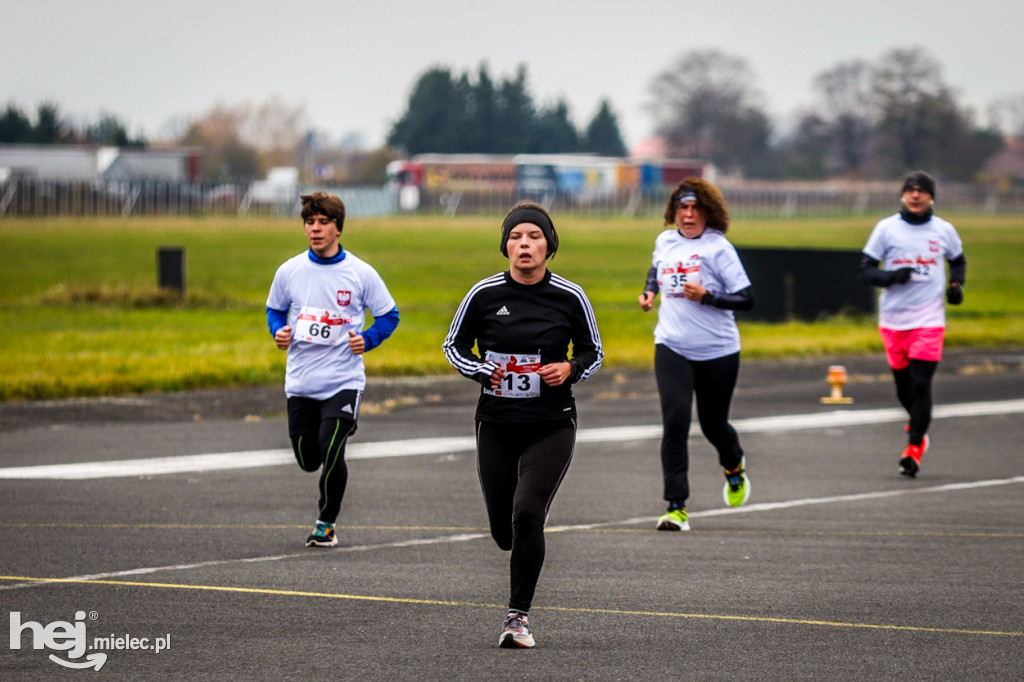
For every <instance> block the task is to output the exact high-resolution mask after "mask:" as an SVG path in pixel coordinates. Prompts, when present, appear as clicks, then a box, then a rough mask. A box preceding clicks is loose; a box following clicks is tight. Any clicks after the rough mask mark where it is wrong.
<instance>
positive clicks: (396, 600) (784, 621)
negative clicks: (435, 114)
mask: <svg viewBox="0 0 1024 682" xmlns="http://www.w3.org/2000/svg"><path fill="white" fill-rule="evenodd" d="M0 580H15V581H20V582H46V583H74V584H94V585H117V586H120V587H158V588H165V589H174V590H204V591H210V592H232V593H241V594H265V595H271V596H280V597H315V598H318V599H348V600H354V601H371V602H381V603H388V604H416V605H422V606H464V607H471V608H486V609H502V608H505V607H504V605H502V604H479V603H475V602H465V601H445V600H438V599H412V598H409V597H380V596H370V595H360V594H338V593H332V592H303V591H299V590H271V589H264V588H256V587H224V586H219V585H183V584H178V583H148V582H135V581H128V580H80V579H76V578H30V577H25V576H11V575H0ZM534 610H535V611H559V612H562V613H589V614H602V615H611V616H645V617H654V618H694V619H703V620H728V621H736V622H744V623H776V624H781V625H814V626H819V627H830V628H860V629H868V630H889V631H898V632H931V633H940V634H948V635H987V636H992V637H1024V632H1013V631H1009V632H1004V631H1000V630H966V629H960V628H934V627H921V626H916V625H885V624H879V623H846V622H843V621H829V620H811V619H803V618H770V617H765V616H726V615H720V614H709V613H677V612H672V611H627V610H622V609H590V608H576V607H571V606H534Z"/></svg>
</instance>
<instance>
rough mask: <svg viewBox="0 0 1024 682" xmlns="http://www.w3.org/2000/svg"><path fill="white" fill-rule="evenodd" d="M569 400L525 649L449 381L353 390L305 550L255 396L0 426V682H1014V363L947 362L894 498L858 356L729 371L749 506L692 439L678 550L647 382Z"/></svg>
mask: <svg viewBox="0 0 1024 682" xmlns="http://www.w3.org/2000/svg"><path fill="white" fill-rule="evenodd" d="M837 363H838V364H843V365H844V366H845V367H846V369H847V372H848V375H849V378H850V382H849V384H847V386H846V387H845V389H844V394H845V395H846V396H850V397H853V398H854V399H855V402H854V403H853V404H852V405H839V406H837V405H824V404H821V403H820V402H819V398H820V397H822V396H826V395H828V394H829V387H828V386H827V384H826V383H825V376H826V372H827V369H828V366H829V365H830V364H837ZM575 392H576V395H577V399H578V402H579V411H580V432H579V440H578V443H577V447H576V452H575V456H574V460H573V464H572V466H571V468H570V470H569V474H568V476H567V478H566V480H565V482H564V484H563V485H562V488H561V490H560V491H559V494H558V496H557V498H556V499H555V502H554V505H553V507H552V510H551V516H550V518H549V522H548V533H547V561H546V563H545V567H544V571H543V573H542V575H541V578H540V583H539V586H538V590H537V595H536V599H535V601H534V606H533V609H532V610H531V614H530V620H531V623H532V626H533V631H534V635H535V637H536V639H537V646H536V648H534V649H532V650H507V649H499V648H498V647H497V641H498V633H499V630H500V626H501V621H502V618H503V616H504V607H505V605H506V600H507V585H508V570H507V568H508V566H507V560H508V556H507V554H505V553H504V552H502V551H500V550H499V549H498V548H497V547H496V546H495V545H494V543H493V542H492V541H491V540H490V538H489V537H488V535H487V531H486V528H485V517H484V507H483V502H482V498H481V494H480V490H479V485H478V482H477V479H476V471H475V463H474V454H473V452H472V450H471V447H472V410H473V405H474V402H475V398H476V386H475V384H472V383H471V382H469V381H468V380H465V379H462V378H461V377H458V376H454V375H453V376H448V377H439V378H436V379H420V380H406V381H399V380H391V381H384V380H380V379H378V380H372V379H371V384H370V386H369V387H368V389H367V392H366V395H365V402H364V408H363V412H362V415H361V419H360V427H359V431H358V433H357V434H356V436H355V437H354V438H353V440H352V442H351V444H350V449H349V454H350V461H349V470H350V476H349V487H348V492H347V494H346V498H345V502H344V506H343V508H342V514H341V518H340V519H339V538H340V545H339V547H337V548H332V549H307V548H305V547H304V546H303V543H304V540H305V537H306V535H308V533H309V532H310V530H311V528H312V523H313V521H314V520H315V516H316V508H315V506H316V476H315V475H313V474H305V473H303V472H302V471H301V470H300V469H299V468H298V467H297V466H296V465H295V464H294V462H293V461H289V460H290V454H289V452H288V439H287V429H286V422H285V419H284V417H283V415H282V410H283V406H284V402H283V396H282V395H281V393H280V391H279V389H273V390H266V389H261V390H235V391H207V392H198V393H191V394H180V395H156V396H152V395H147V396H134V397H130V398H120V399H106V400H69V401H53V402H46V403H10V404H0V506H2V509H3V515H2V520H0V619H2V621H3V627H2V628H0V678H2V679H3V680H37V679H57V678H60V679H63V678H72V677H74V676H76V675H77V676H81V675H95V676H96V677H97V678H100V677H102V678H106V679H156V678H159V679H198V678H210V679H293V678H294V679H343V680H371V679H372V680H377V679H380V680H385V679H387V680H396V679H398V680H405V679H426V680H484V679H497V678H507V677H516V678H519V679H538V680H663V679H671V678H680V679H690V680H718V679H723V680H724V679H728V680H792V679H807V680H810V679H814V680H823V679H856V680H890V679H908V680H964V679H971V680H975V679H1006V680H1010V679H1015V680H1019V679H1022V678H1024V599H1022V597H1024V494H1022V492H1024V459H1022V456H1021V454H1022V451H1024V447H1022V445H1021V443H1022V442H1024V417H1022V411H1024V350H991V351H984V350H971V351H958V352H948V353H947V357H946V359H945V360H944V361H943V363H942V364H941V365H940V368H939V372H938V374H937V376H936V381H935V400H936V418H935V420H934V421H933V423H932V427H931V430H930V434H931V439H932V445H931V449H930V450H929V452H928V453H927V454H926V455H925V458H924V462H923V468H922V472H921V473H920V475H919V476H918V477H916V478H914V479H909V478H907V477H904V476H900V475H899V474H898V473H897V460H898V458H899V453H900V451H901V449H902V446H903V444H904V438H905V436H904V433H903V425H904V423H905V418H904V416H902V415H901V414H900V412H899V410H898V409H896V408H897V405H896V401H895V398H894V392H893V387H892V382H891V379H890V375H889V373H888V370H887V369H886V367H885V364H884V360H883V359H882V357H881V356H873V357H861V358H826V359H813V360H801V361H793V362H782V363H779V362H773V363H758V362H752V361H745V362H744V364H743V366H742V368H741V370H740V381H739V386H738V388H737V392H736V396H735V398H734V402H733V410H732V420H733V423H734V425H735V426H736V427H737V429H738V430H739V432H740V437H741V441H742V443H743V446H744V448H745V450H746V452H747V467H748V472H749V475H750V480H751V485H752V495H751V498H750V500H749V502H748V503H747V505H746V506H744V507H742V508H739V509H729V508H727V507H726V506H725V505H724V504H723V502H722V496H721V491H722V485H723V482H724V479H723V477H722V472H721V470H720V468H719V467H718V466H717V461H716V456H715V455H714V453H713V451H712V449H711V448H710V446H709V445H708V444H707V442H706V441H705V440H704V439H703V437H702V436H701V435H700V433H699V429H698V428H697V427H696V425H695V426H694V430H693V433H692V434H691V441H690V442H691V487H692V491H693V492H692V497H691V499H690V505H689V506H690V512H691V525H692V526H693V530H692V531H690V532H684V533H666V532H656V531H654V523H655V519H656V518H657V516H658V515H659V514H661V513H662V511H663V502H662V501H661V476H660V468H659V464H658V445H659V441H658V434H659V433H660V428H659V426H658V424H659V415H658V407H657V395H656V392H655V387H654V381H653V376H651V375H650V373H646V372H629V373H624V372H615V371H610V370H608V369H607V368H606V369H603V370H602V371H601V372H599V373H598V374H597V375H596V376H595V377H594V379H592V380H591V381H589V382H586V383H584V384H581V385H579V386H577V387H576V390H575ZM225 453H227V454H225ZM199 455H209V456H208V457H198V456H199ZM138 460H142V461H141V462H140V461H138ZM229 467H236V468H229ZM159 472H165V473H159ZM34 645H38V647H39V648H33V647H34ZM157 646H160V647H161V648H162V650H161V651H159V652H158V651H156V647H157ZM90 647H92V648H90ZM101 658H102V659H103V660H102V661H101V660H100V659H101ZM97 664H100V665H101V668H100V670H99V671H98V672H96V671H95V670H80V669H74V668H67V667H66V666H67V665H77V666H80V667H84V666H85V665H91V666H92V667H93V668H95V666H96V665H97Z"/></svg>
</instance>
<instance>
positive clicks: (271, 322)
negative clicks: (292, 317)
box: [267, 307, 288, 336]
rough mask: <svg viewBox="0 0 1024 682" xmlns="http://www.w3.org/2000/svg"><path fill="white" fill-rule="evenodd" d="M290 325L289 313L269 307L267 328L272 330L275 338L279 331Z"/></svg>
mask: <svg viewBox="0 0 1024 682" xmlns="http://www.w3.org/2000/svg"><path fill="white" fill-rule="evenodd" d="M287 324H288V311H287V310H275V309H273V308H270V307H267V327H269V328H270V335H271V336H273V335H274V334H276V333H277V330H278V329H280V328H281V327H284V326H285V325H287Z"/></svg>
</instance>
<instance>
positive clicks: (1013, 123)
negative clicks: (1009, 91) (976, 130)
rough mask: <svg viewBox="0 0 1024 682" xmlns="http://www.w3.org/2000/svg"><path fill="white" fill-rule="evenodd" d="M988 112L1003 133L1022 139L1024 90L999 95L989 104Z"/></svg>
mask: <svg viewBox="0 0 1024 682" xmlns="http://www.w3.org/2000/svg"><path fill="white" fill-rule="evenodd" d="M988 114H989V118H990V119H991V120H992V123H993V126H994V127H996V128H999V129H1000V130H1002V131H1003V134H1005V135H1008V136H1010V137H1016V138H1019V139H1024V92H1018V93H1016V94H1013V95H1005V96H1003V97H1000V98H999V99H997V100H996V101H994V102H993V103H992V104H991V106H989V111H988Z"/></svg>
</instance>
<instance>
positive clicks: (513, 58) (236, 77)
mask: <svg viewBox="0 0 1024 682" xmlns="http://www.w3.org/2000/svg"><path fill="white" fill-rule="evenodd" d="M0 2H2V5H0V8H2V12H0V64H2V68H0V106H6V105H7V104H8V103H11V102H13V103H15V104H16V105H18V106H19V108H21V109H22V111H24V112H25V113H27V114H29V115H30V117H31V118H33V120H34V117H35V110H36V106H37V105H38V104H39V103H40V102H42V101H44V100H52V101H55V102H56V103H58V104H59V105H60V106H61V110H62V113H63V114H64V115H65V116H69V117H72V118H74V119H77V120H83V119H84V120H86V121H89V122H95V121H96V120H97V119H98V118H99V115H100V113H101V112H106V113H111V114H113V115H115V116H116V117H117V118H118V119H120V120H121V121H122V122H124V123H125V124H126V125H127V127H128V129H129V132H130V133H131V134H133V135H134V134H137V133H142V134H144V135H145V136H146V137H147V138H148V139H150V140H153V139H160V138H162V137H165V136H166V135H167V134H168V132H169V131H171V130H174V126H175V124H176V123H177V125H178V126H180V125H181V122H183V121H187V120H188V119H190V118H195V117H198V116H200V115H202V114H203V113H205V112H206V111H208V110H209V109H210V108H211V107H212V106H213V105H214V104H216V103H223V104H227V105H238V104H245V103H251V104H258V103H260V102H263V101H266V100H268V99H269V98H271V97H275V96H276V97H279V98H281V99H282V100H283V101H284V102H285V103H286V104H288V105H289V106H292V107H295V106H303V107H304V108H305V111H306V112H307V114H308V119H309V123H310V125H311V126H312V127H313V128H314V129H316V130H318V131H322V132H323V133H326V134H327V135H328V136H330V137H331V138H332V139H333V140H335V141H337V140H339V139H340V138H341V137H342V136H345V135H348V134H351V133H358V134H360V135H361V136H362V138H363V140H364V142H365V143H366V144H367V145H370V146H376V145H378V144H380V143H381V142H383V140H384V137H385V136H386V135H387V132H388V130H389V129H390V127H391V125H392V124H393V123H394V121H395V120H397V119H398V118H399V117H400V116H401V115H402V113H403V111H404V108H405V105H406V103H407V101H408V96H409V93H410V91H411V89H412V86H413V85H414V83H415V82H416V80H417V78H418V77H419V76H420V75H421V74H422V73H423V72H424V71H425V70H426V69H428V68H430V67H431V66H438V65H439V66H445V67H448V68H450V69H451V70H452V71H453V72H455V73H461V72H462V71H466V70H469V71H470V72H471V73H474V74H475V73H476V71H477V68H478V67H479V65H480V63H481V62H486V63H487V64H488V67H489V72H490V74H491V77H492V78H493V79H494V80H500V79H501V78H504V77H512V76H513V75H514V73H515V69H516V67H517V65H519V64H525V65H526V67H527V72H528V77H529V80H528V83H529V87H530V92H531V93H532V94H533V96H534V98H535V100H536V101H537V103H538V104H539V105H543V104H546V103H550V102H553V101H554V100H556V99H557V98H559V97H562V98H564V99H565V100H566V101H567V102H568V103H569V106H570V112H571V115H572V117H573V119H574V121H575V123H576V124H577V126H579V127H583V126H585V125H586V124H587V123H588V122H589V121H590V119H591V118H592V117H593V115H594V113H595V112H596V110H597V107H598V103H599V102H600V100H601V99H602V98H608V99H609V100H610V101H611V103H612V109H613V111H614V112H615V114H616V115H617V116H618V120H619V126H620V128H621V130H622V132H623V135H624V137H625V138H626V143H627V145H629V146H632V145H634V144H636V143H637V142H638V141H639V140H640V139H641V138H643V137H646V136H648V135H650V134H651V131H652V127H653V122H652V120H651V118H650V116H649V115H648V113H647V110H646V108H645V104H646V103H648V102H649V101H650V95H649V85H650V82H651V80H652V78H653V77H654V76H655V75H656V74H657V73H658V72H659V71H662V70H664V69H666V68H667V67H668V66H669V65H670V64H672V63H673V62H674V61H675V60H676V58H678V57H679V56H680V55H681V54H683V53H684V52H687V51H689V50H692V49H702V48H710V47H713V48H717V49H719V50H722V51H724V52H726V53H728V54H731V55H736V56H740V57H743V58H745V59H746V60H747V61H748V63H749V64H750V66H751V67H752V68H753V70H754V72H755V74H756V85H757V87H758V88H759V90H760V91H761V94H762V95H763V100H762V101H763V104H764V106H765V107H766V110H767V111H768V113H769V114H770V115H771V116H772V117H773V118H774V119H776V120H778V121H780V122H781V121H785V120H787V119H789V120H791V119H792V117H793V114H794V112H796V111H797V110H798V109H799V108H800V107H803V106H809V105H812V104H813V103H814V93H813V90H812V87H811V84H812V81H813V78H814V76H815V75H816V74H818V73H819V72H821V71H823V70H825V69H828V68H831V67H833V66H835V65H836V64H838V63H840V62H843V61H848V60H851V59H856V58H861V59H865V60H870V61H873V60H875V59H876V58H877V57H879V56H880V55H882V54H883V53H884V52H886V51H888V50H890V49H893V48H897V47H923V48H925V49H926V50H927V51H928V52H929V54H931V55H932V56H933V57H935V58H937V59H938V60H939V62H940V63H941V64H942V65H943V69H944V70H943V73H944V76H945V80H946V82H947V83H948V84H949V85H951V86H952V87H953V88H955V89H956V91H957V92H958V94H959V95H960V97H961V101H962V102H964V103H966V104H969V105H972V106H974V107H975V109H976V111H977V112H978V113H979V114H980V115H981V119H980V121H981V122H985V121H986V120H987V119H985V118H984V114H985V109H986V107H987V106H988V104H989V103H990V102H991V101H992V100H994V99H995V98H997V97H1001V96H1007V95H1011V94H1019V93H1022V92H1024V1H1022V0H972V1H971V2H966V3H964V2H953V1H951V0H932V1H931V2H922V1H920V0H918V1H915V2H908V1H905V0H859V1H857V2H830V1H828V0H775V1H774V2H772V1H770V0H743V1H741V0H732V1H730V0H719V1H718V2H701V3H695V2H689V1H688V0H633V1H631V2H630V1H623V0H587V1H586V2H582V1H578V0H513V1H507V0H506V1H505V2H492V1H490V0H467V1H461V0H417V1H415V2H414V1H411V0H358V1H356V2H352V1H349V0H344V1H342V0H335V1H332V2H313V1H306V2H283V1H281V0H272V1H267V0H172V1H165V2H160V1H146V0H142V1H140V0H130V1H129V0H32V1H31V2H28V1H19V0H0Z"/></svg>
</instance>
